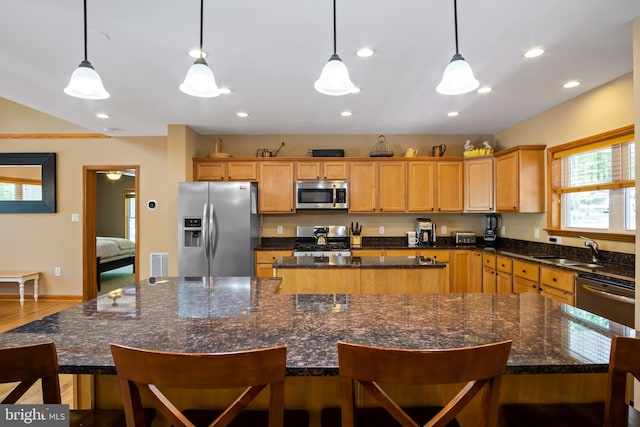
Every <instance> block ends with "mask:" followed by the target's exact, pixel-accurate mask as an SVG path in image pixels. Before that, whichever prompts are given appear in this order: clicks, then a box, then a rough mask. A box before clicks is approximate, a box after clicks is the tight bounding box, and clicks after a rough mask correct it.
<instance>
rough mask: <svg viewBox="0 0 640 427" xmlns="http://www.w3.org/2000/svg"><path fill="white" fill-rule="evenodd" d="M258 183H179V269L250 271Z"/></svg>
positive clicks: (191, 272)
mask: <svg viewBox="0 0 640 427" xmlns="http://www.w3.org/2000/svg"><path fill="white" fill-rule="evenodd" d="M259 236H260V221H259V216H258V188H257V185H256V184H255V183H251V182H181V183H179V185H178V274H179V275H180V276H181V277H202V276H207V277H208V276H253V275H254V271H253V265H254V261H253V251H254V249H255V248H256V247H257V246H258V244H259Z"/></svg>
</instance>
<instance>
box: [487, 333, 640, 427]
mask: <svg viewBox="0 0 640 427" xmlns="http://www.w3.org/2000/svg"><path fill="white" fill-rule="evenodd" d="M628 373H629V374H631V375H633V377H634V378H636V379H637V380H640V339H639V338H628V337H618V336H616V337H613V340H612V342H611V352H610V356H609V372H608V377H607V394H606V398H605V401H604V402H595V403H554V404H535V403H508V404H504V405H502V406H501V407H500V418H501V421H502V424H501V425H504V426H505V427H529V426H544V427H567V426H580V427H596V426H597V427H603V426H604V427H624V426H629V427H631V426H633V427H635V426H640V414H639V413H638V411H637V410H635V409H634V408H631V407H629V406H628V405H627V402H626V395H625V393H626V388H627V374H628Z"/></svg>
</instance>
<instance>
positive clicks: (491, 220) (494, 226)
mask: <svg viewBox="0 0 640 427" xmlns="http://www.w3.org/2000/svg"><path fill="white" fill-rule="evenodd" d="M484 221H485V228H484V241H485V242H495V240H496V238H497V237H498V227H500V215H497V214H489V215H485V216H484Z"/></svg>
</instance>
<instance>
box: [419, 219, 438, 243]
mask: <svg viewBox="0 0 640 427" xmlns="http://www.w3.org/2000/svg"><path fill="white" fill-rule="evenodd" d="M416 234H417V237H418V245H423V246H424V245H435V244H436V224H435V223H433V222H432V221H431V218H416Z"/></svg>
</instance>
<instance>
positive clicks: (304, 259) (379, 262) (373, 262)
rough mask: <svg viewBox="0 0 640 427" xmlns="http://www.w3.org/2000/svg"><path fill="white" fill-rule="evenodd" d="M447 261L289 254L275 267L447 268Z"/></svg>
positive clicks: (404, 257) (421, 257)
mask: <svg viewBox="0 0 640 427" xmlns="http://www.w3.org/2000/svg"><path fill="white" fill-rule="evenodd" d="M446 266H447V264H446V263H443V262H436V260H434V259H432V258H427V257H423V256H345V257H343V256H330V257H313V256H299V257H294V256H289V257H280V258H278V259H277V260H276V262H274V263H273V267H274V268H445V267H446Z"/></svg>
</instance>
